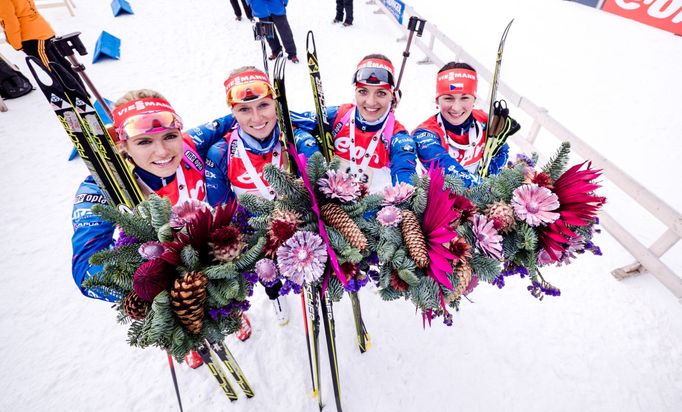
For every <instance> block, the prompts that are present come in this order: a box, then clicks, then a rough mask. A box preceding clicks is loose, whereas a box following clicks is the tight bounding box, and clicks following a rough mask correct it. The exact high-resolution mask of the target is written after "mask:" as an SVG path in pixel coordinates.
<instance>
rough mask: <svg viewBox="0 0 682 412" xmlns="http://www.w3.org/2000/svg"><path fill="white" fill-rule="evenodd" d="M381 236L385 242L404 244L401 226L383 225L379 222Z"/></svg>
mask: <svg viewBox="0 0 682 412" xmlns="http://www.w3.org/2000/svg"><path fill="white" fill-rule="evenodd" d="M379 236H380V237H381V239H383V240H384V241H385V242H390V243H392V244H394V245H402V244H403V233H402V232H401V231H400V228H399V227H397V226H396V227H393V226H382V225H381V224H379Z"/></svg>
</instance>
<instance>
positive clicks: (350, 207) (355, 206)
mask: <svg viewBox="0 0 682 412" xmlns="http://www.w3.org/2000/svg"><path fill="white" fill-rule="evenodd" d="M340 206H341V209H343V211H344V212H346V213H347V214H348V216H350V217H351V218H356V217H358V216H362V214H363V213H364V212H365V204H364V203H363V202H362V201H359V202H352V203H342V204H341V205H340Z"/></svg>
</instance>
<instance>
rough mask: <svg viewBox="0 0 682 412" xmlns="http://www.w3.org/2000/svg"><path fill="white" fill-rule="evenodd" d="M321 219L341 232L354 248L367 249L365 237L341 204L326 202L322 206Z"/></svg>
mask: <svg viewBox="0 0 682 412" xmlns="http://www.w3.org/2000/svg"><path fill="white" fill-rule="evenodd" d="M321 215H322V219H323V220H324V222H325V223H326V224H328V225H329V226H331V227H333V228H334V229H336V230H338V231H339V232H341V234H342V235H343V236H344V237H345V238H346V239H347V240H348V242H349V243H350V244H351V246H353V247H354V248H357V249H359V250H360V251H363V250H365V249H367V238H366V237H365V235H363V234H362V231H361V230H360V228H359V227H358V225H357V224H355V222H354V221H353V219H351V217H350V216H348V213H346V212H345V211H344V210H343V209H342V208H341V206H339V205H337V204H334V203H327V204H326V205H324V206H322V211H321Z"/></svg>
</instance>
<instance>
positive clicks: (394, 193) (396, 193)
mask: <svg viewBox="0 0 682 412" xmlns="http://www.w3.org/2000/svg"><path fill="white" fill-rule="evenodd" d="M413 194H414V186H412V185H409V184H407V183H405V182H400V184H398V185H397V186H387V187H385V188H384V201H383V203H382V205H384V206H386V205H397V204H400V203H403V202H405V201H407V200H410V198H411V197H412V195H413Z"/></svg>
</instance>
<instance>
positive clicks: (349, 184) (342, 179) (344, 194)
mask: <svg viewBox="0 0 682 412" xmlns="http://www.w3.org/2000/svg"><path fill="white" fill-rule="evenodd" d="M326 174H327V177H323V178H321V179H319V180H318V181H317V184H318V186H319V187H320V192H322V193H323V194H325V195H326V196H327V198H329V199H339V200H340V201H341V202H343V203H348V202H352V201H353V200H355V199H357V198H358V197H360V185H359V184H358V182H356V181H355V179H353V178H352V177H351V176H350V175H348V174H347V173H344V172H339V171H336V170H327V173H326Z"/></svg>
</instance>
